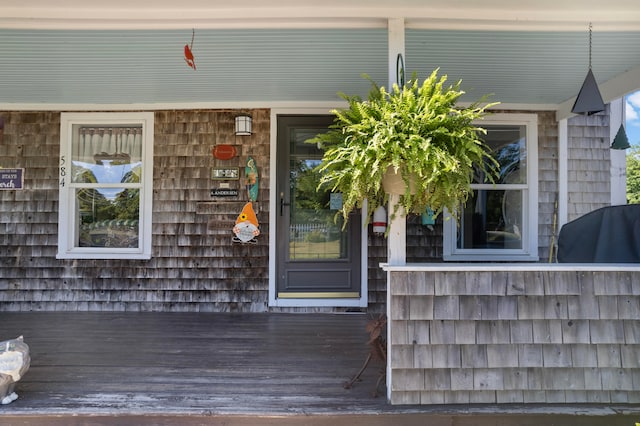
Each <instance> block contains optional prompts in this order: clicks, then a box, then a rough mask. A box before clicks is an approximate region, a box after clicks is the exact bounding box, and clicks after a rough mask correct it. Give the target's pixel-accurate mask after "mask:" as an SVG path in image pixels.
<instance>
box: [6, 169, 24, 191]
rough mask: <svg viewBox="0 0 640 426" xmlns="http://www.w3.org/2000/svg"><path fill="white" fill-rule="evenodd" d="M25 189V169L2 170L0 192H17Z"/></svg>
mask: <svg viewBox="0 0 640 426" xmlns="http://www.w3.org/2000/svg"><path fill="white" fill-rule="evenodd" d="M23 187H24V169H3V168H0V191H1V190H16V189H23Z"/></svg>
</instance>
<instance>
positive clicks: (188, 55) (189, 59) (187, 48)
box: [184, 30, 196, 71]
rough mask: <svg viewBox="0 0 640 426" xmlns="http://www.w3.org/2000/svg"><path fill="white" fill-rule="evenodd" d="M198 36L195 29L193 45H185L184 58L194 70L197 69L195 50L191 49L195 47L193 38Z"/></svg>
mask: <svg viewBox="0 0 640 426" xmlns="http://www.w3.org/2000/svg"><path fill="white" fill-rule="evenodd" d="M195 36H196V30H193V33H192V34H191V46H189V45H188V44H185V45H184V60H185V61H186V62H187V65H189V66H190V67H191V68H193V70H194V71H195V70H196V61H195V58H194V57H193V52H192V51H191V49H193V39H194V38H195Z"/></svg>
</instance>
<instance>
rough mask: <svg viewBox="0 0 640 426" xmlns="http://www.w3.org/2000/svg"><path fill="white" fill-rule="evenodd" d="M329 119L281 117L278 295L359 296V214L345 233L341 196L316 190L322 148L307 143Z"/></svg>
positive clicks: (278, 172) (291, 297) (277, 231)
mask: <svg viewBox="0 0 640 426" xmlns="http://www.w3.org/2000/svg"><path fill="white" fill-rule="evenodd" d="M331 123H332V117H331V116H291V115H287V116H278V139H277V143H278V147H277V148H278V149H277V152H278V154H277V168H276V170H277V181H276V185H277V193H276V196H277V197H278V200H277V209H278V211H277V212H276V217H277V219H276V247H277V265H276V280H277V284H276V293H277V294H276V297H278V298H281V299H284V298H288V299H330V298H341V299H344V298H349V299H358V298H360V291H361V286H360V274H361V272H360V253H361V251H360V235H361V234H360V232H361V221H360V216H359V215H353V217H350V218H349V221H348V223H347V227H346V228H345V229H344V230H343V229H342V228H343V226H342V225H343V221H342V217H341V216H340V215H338V216H336V213H337V211H338V209H339V208H340V206H341V196H340V194H332V193H331V192H330V191H329V190H319V191H318V190H317V187H318V179H319V176H320V175H319V173H318V172H317V171H316V170H314V168H315V166H317V165H318V164H319V163H320V160H321V159H322V150H320V149H319V148H318V147H317V146H316V145H314V144H308V143H305V141H306V140H308V139H309V138H312V137H313V136H315V135H317V134H318V133H321V132H325V131H327V130H328V126H329V125H330V124H331Z"/></svg>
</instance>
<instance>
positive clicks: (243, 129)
mask: <svg viewBox="0 0 640 426" xmlns="http://www.w3.org/2000/svg"><path fill="white" fill-rule="evenodd" d="M249 135H251V116H250V115H248V114H241V115H238V116H236V136H249Z"/></svg>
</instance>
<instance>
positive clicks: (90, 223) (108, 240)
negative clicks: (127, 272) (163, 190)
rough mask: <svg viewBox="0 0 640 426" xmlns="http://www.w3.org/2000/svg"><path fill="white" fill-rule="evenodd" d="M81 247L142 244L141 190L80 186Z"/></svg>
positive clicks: (78, 205) (78, 214)
mask: <svg viewBox="0 0 640 426" xmlns="http://www.w3.org/2000/svg"><path fill="white" fill-rule="evenodd" d="M75 194H76V206H77V209H76V214H77V216H76V219H77V223H78V224H79V231H80V232H79V236H78V246H79V247H117V248H137V247H138V244H139V242H138V224H139V220H140V190H139V189H131V188H98V189H93V188H80V189H76V192H75Z"/></svg>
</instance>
